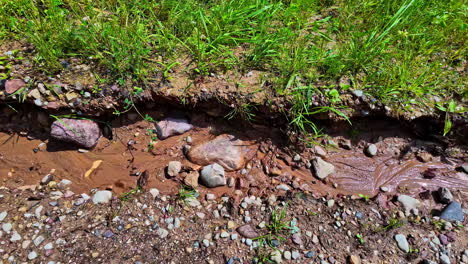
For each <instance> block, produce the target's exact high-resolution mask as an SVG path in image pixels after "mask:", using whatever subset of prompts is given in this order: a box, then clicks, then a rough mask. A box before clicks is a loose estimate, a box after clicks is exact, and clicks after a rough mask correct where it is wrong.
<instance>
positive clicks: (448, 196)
mask: <svg viewBox="0 0 468 264" xmlns="http://www.w3.org/2000/svg"><path fill="white" fill-rule="evenodd" d="M438 193H439V199H440V202H441V203H445V204H448V203H450V202H451V201H453V195H452V193H451V192H450V190H449V189H447V188H445V187H440V188H439V191H438Z"/></svg>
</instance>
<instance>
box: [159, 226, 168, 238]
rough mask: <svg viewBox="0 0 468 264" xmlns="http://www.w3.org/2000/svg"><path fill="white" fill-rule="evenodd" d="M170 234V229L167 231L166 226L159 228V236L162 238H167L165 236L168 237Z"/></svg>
mask: <svg viewBox="0 0 468 264" xmlns="http://www.w3.org/2000/svg"><path fill="white" fill-rule="evenodd" d="M168 235H169V231H167V230H166V229H164V228H159V229H158V236H159V237H160V238H165V237H167V236H168Z"/></svg>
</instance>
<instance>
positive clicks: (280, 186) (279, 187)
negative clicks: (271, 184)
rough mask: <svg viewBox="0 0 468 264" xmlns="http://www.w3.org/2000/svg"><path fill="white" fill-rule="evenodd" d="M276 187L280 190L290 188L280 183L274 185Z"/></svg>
mask: <svg viewBox="0 0 468 264" xmlns="http://www.w3.org/2000/svg"><path fill="white" fill-rule="evenodd" d="M276 189H277V190H281V191H289V190H290V189H291V188H289V186H287V185H286V184H280V185H278V186H276Z"/></svg>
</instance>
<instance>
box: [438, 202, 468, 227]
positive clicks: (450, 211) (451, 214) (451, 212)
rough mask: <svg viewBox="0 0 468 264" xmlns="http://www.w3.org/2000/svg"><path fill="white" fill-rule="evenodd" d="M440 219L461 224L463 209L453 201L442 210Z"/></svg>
mask: <svg viewBox="0 0 468 264" xmlns="http://www.w3.org/2000/svg"><path fill="white" fill-rule="evenodd" d="M440 218H441V219H445V220H449V221H460V222H463V219H464V218H465V216H464V215H463V209H462V207H461V204H460V203H458V202H455V201H453V202H451V203H450V204H449V205H447V206H446V207H445V208H444V210H442V213H441V214H440Z"/></svg>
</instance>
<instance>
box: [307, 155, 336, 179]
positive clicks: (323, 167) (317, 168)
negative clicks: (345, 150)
mask: <svg viewBox="0 0 468 264" xmlns="http://www.w3.org/2000/svg"><path fill="white" fill-rule="evenodd" d="M311 162H312V169H313V171H314V173H315V176H316V177H317V178H319V179H321V180H323V179H325V178H326V177H328V175H330V174H332V173H334V172H335V166H333V164H330V163H328V162H326V161H324V160H323V159H322V158H320V157H315V158H314V159H313V160H312V161H311Z"/></svg>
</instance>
